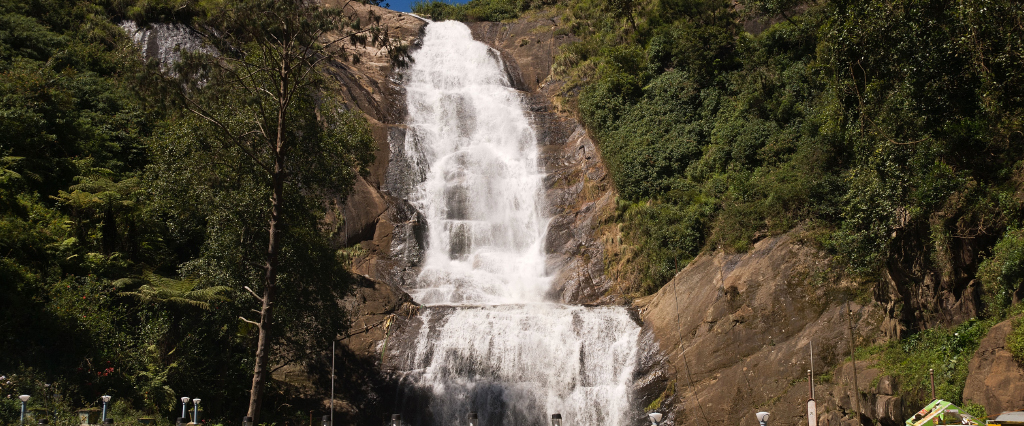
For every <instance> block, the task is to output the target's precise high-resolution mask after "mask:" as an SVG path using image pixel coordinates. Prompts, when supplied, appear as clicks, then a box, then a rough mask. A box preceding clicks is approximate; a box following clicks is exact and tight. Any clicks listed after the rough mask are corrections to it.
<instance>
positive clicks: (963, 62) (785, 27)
mask: <svg viewBox="0 0 1024 426" xmlns="http://www.w3.org/2000/svg"><path fill="white" fill-rule="evenodd" d="M743 4H744V6H745V11H746V12H745V13H746V14H745V15H738V14H737V13H738V12H737V11H736V10H735V9H734V8H733V7H732V4H731V3H730V2H727V1H716V0H705V1H684V0H659V1H638V0H628V1H627V0H621V1H607V0H576V1H573V2H570V3H569V5H568V12H567V13H566V14H565V16H564V18H565V24H566V25H568V26H570V27H571V28H572V30H573V32H574V33H575V34H576V35H577V36H578V37H580V40H581V41H580V42H578V43H574V44H570V45H567V46H565V47H564V48H563V51H562V53H561V55H560V56H559V58H558V61H557V63H556V65H555V71H556V73H557V74H558V75H560V76H561V77H562V78H563V79H566V80H567V81H569V83H570V84H569V85H568V86H567V87H566V89H565V91H564V96H565V97H566V98H567V100H568V101H569V102H568V103H569V104H574V105H576V107H577V110H578V112H579V114H580V117H581V118H582V121H583V122H584V123H585V124H586V126H587V127H588V128H589V129H590V130H591V131H592V133H593V135H594V136H595V137H596V138H597V140H598V142H599V144H600V146H601V149H602V154H603V155H604V158H605V159H606V160H607V162H608V165H609V167H610V169H611V173H612V177H613V179H614V182H615V184H616V187H617V188H618V190H619V194H620V197H621V201H620V202H619V208H618V210H617V213H616V215H615V216H614V217H612V218H610V219H609V220H610V221H612V222H616V223H621V224H622V227H621V229H622V230H623V233H624V237H625V238H624V240H625V244H626V245H629V246H632V247H634V248H635V249H636V250H635V252H636V253H637V255H636V256H637V261H635V262H629V263H628V264H626V265H625V267H626V268H633V269H635V271H626V273H624V274H622V273H619V274H615V275H616V276H632V277H637V278H636V282H629V283H624V284H625V287H624V288H625V289H626V290H627V291H628V292H631V293H633V294H637V295H641V294H648V293H650V292H653V291H655V290H657V289H658V288H659V287H660V286H661V285H662V284H663V283H665V282H666V281H667V279H668V278H669V277H671V276H672V274H674V273H675V272H676V271H677V270H678V268H681V267H683V266H685V264H686V260H688V259H691V258H692V257H694V256H696V255H697V254H698V253H700V252H701V251H702V250H707V249H715V248H719V247H721V248H724V249H727V250H737V251H743V250H746V249H748V248H749V247H750V246H751V244H752V243H754V242H756V241H757V240H759V239H761V238H764V237H766V236H770V235H775V234H778V233H781V232H785V231H788V230H790V229H792V228H793V227H794V226H796V225H798V224H801V223H804V224H808V225H809V226H810V227H812V228H815V229H817V230H818V231H816V234H818V235H820V236H821V237H820V238H818V240H819V243H820V244H821V245H822V247H824V248H826V249H828V250H830V251H831V252H832V253H834V254H835V255H836V258H837V259H838V260H839V261H840V262H842V263H843V264H844V265H845V266H844V268H845V269H846V270H847V272H849V273H852V274H853V275H855V276H857V277H859V278H860V279H862V280H864V281H873V280H876V279H878V277H879V276H881V274H882V272H883V270H885V269H887V268H889V269H892V268H894V267H895V268H896V269H897V271H896V272H897V273H900V274H905V275H910V276H908V277H907V279H909V280H912V281H920V280H922V279H923V278H922V276H923V275H924V274H935V275H937V276H939V277H941V278H940V279H942V280H947V281H949V282H953V281H957V282H959V281H960V280H964V282H966V280H968V279H969V278H965V277H970V276H973V275H974V274H975V271H976V269H977V267H978V262H979V261H980V260H981V257H980V256H979V253H987V250H988V248H989V247H992V244H993V243H994V242H995V239H994V238H993V236H999V235H1002V234H1003V233H1004V232H1006V230H1007V229H1009V228H1011V227H1014V226H1018V225H1019V223H1020V221H1021V215H1020V211H1021V209H1020V204H1021V202H1020V200H1019V199H1018V198H1017V197H1016V196H1015V195H1014V191H1015V188H1016V186H1017V182H1018V181H1019V178H1018V177H1019V172H1018V171H1019V170H1020V166H1021V165H1020V163H1019V159H1020V158H1021V154H1022V151H1021V150H1022V146H1024V145H1022V144H1021V142H1022V141H1024V136H1022V135H1024V133H1022V130H1024V122H1022V120H1021V118H1020V117H1021V116H1022V115H1021V112H1022V109H1024V90H1022V89H1021V87H1022V86H1021V83H1022V82H1024V81H1022V80H1024V72H1022V71H1021V69H1024V68H1022V65H1024V38H1022V36H1021V31H1019V23H1020V22H1021V20H1022V19H1024V12H1022V11H1021V10H1020V8H1019V7H1015V5H1014V2H1011V1H997V0H994V1H987V0H986V1H982V0H977V1H968V2H959V1H927V2H917V1H914V2H911V1H897V2H888V1H886V2H883V1H877V2H875V1H872V2H861V1H856V2H848V1H829V2H819V3H812V4H802V6H801V8H800V12H799V13H797V11H796V10H795V9H794V7H796V6H798V5H801V4H800V3H798V2H774V1H773V2H757V1H748V2H743ZM772 16H775V17H776V19H777V20H778V22H777V23H775V24H774V25H771V26H770V27H769V28H768V29H767V30H765V31H764V32H761V33H759V34H750V33H747V32H744V31H743V29H742V27H741V26H742V24H743V22H744V20H748V21H752V22H753V21H755V20H757V19H767V18H769V17H772ZM1007 238H1009V237H1007ZM1011 244H1013V243H1010V242H1007V243H1005V244H1004V245H1007V246H1009V245H1011ZM1005 250H1010V249H1009V248H1008V247H1007V248H1006V249H1005ZM1005 256H1011V254H1009V253H1007V254H1005ZM609 259H614V256H610V257H609ZM960 259H965V260H960ZM909 264H916V265H917V266H915V268H917V270H914V271H910V270H906V271H904V270H903V269H902V268H904V266H902V265H909ZM894 265H895V266H894ZM610 266H611V265H610ZM922 268H923V270H922ZM1004 269H1005V268H1004ZM1007 271H1009V269H1007ZM1008 278H1009V277H1008ZM992 279H996V278H994V276H993V278H992ZM1014 279H1015V278H1014ZM990 281H991V280H990ZM1015 283H1017V284H1016V287H1014V284H1015ZM958 285H959V284H958ZM1001 285H1002V286H1003V287H1001V288H1005V289H1017V288H1019V287H1020V286H1019V282H1018V281H1014V282H1013V283H1006V284H1001ZM990 287H991V286H989V285H986V288H990ZM1004 293H1005V292H1004ZM999 297H1004V296H999ZM1004 299H1005V297H1004ZM1006 300H1009V299H1006ZM904 303H905V304H907V305H908V308H910V306H909V304H910V301H904ZM917 308H918V307H914V309H917Z"/></svg>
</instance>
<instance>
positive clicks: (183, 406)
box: [181, 396, 188, 418]
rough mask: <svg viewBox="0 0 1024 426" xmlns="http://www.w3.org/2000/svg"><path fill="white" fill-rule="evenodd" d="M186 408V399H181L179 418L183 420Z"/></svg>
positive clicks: (184, 397) (185, 397)
mask: <svg viewBox="0 0 1024 426" xmlns="http://www.w3.org/2000/svg"><path fill="white" fill-rule="evenodd" d="M186 407H188V397H187V396H183V397H181V417H182V418H185V409H186Z"/></svg>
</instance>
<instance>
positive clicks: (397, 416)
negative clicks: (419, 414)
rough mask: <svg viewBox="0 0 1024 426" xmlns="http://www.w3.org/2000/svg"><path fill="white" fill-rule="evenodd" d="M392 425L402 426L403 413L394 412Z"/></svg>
mask: <svg viewBox="0 0 1024 426" xmlns="http://www.w3.org/2000/svg"><path fill="white" fill-rule="evenodd" d="M391 426H402V415H401V414H392V415H391Z"/></svg>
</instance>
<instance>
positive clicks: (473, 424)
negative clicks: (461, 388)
mask: <svg viewBox="0 0 1024 426" xmlns="http://www.w3.org/2000/svg"><path fill="white" fill-rule="evenodd" d="M468 418H469V426H480V420H479V419H478V418H477V416H476V411H471V412H470V413H469V417H468Z"/></svg>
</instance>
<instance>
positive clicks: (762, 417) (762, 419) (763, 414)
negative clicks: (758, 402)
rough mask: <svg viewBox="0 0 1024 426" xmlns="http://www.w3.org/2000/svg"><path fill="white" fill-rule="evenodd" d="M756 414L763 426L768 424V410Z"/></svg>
mask: <svg viewBox="0 0 1024 426" xmlns="http://www.w3.org/2000/svg"><path fill="white" fill-rule="evenodd" d="M756 415H757V421H758V422H759V423H761V426H768V412H767V411H758V412H757V414H756Z"/></svg>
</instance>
